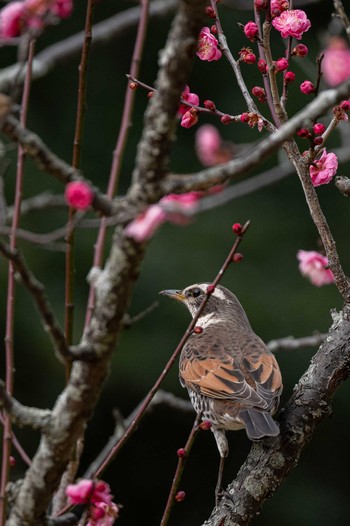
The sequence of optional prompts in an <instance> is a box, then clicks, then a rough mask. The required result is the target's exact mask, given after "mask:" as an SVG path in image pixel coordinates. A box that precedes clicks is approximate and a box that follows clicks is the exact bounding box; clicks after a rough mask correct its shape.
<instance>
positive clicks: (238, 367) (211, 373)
mask: <svg viewBox="0 0 350 526" xmlns="http://www.w3.org/2000/svg"><path fill="white" fill-rule="evenodd" d="M208 287H209V289H208ZM210 288H211V290H210ZM209 290H210V292H209ZM160 294H163V295H165V296H168V297H170V298H173V299H176V300H178V301H179V302H181V303H183V304H184V305H185V306H186V307H187V309H188V310H189V312H190V314H191V316H192V318H194V317H195V316H198V319H197V320H196V322H195V326H194V328H193V330H192V332H191V334H190V335H189V337H188V339H187V341H186V343H185V344H184V346H183V348H182V351H181V355H180V360H179V377H180V383H181V385H182V386H183V387H186V388H187V390H188V393H189V397H190V400H191V402H192V405H193V407H194V409H195V411H196V412H197V414H198V415H200V417H201V419H202V420H203V421H209V422H210V424H211V430H212V432H213V434H214V437H215V440H216V444H217V448H218V450H219V454H220V466H219V473H218V479H217V484H216V488H215V498H216V504H218V503H219V501H220V498H221V496H222V494H223V492H222V476H223V470H224V463H225V459H226V457H227V456H228V454H229V447H228V441H227V438H226V431H229V430H238V429H245V431H246V434H247V436H248V438H249V439H250V440H252V441H253V442H255V441H259V440H260V439H262V438H264V437H275V436H277V435H278V434H279V426H278V424H277V422H275V420H274V419H273V418H272V415H274V414H275V412H276V411H277V408H278V405H279V400H280V395H281V392H282V389H283V385H282V376H281V371H280V368H279V366H278V363H277V360H276V358H275V356H274V355H273V354H272V353H271V352H270V351H269V350H268V348H267V347H266V345H265V343H264V342H263V341H262V340H261V338H259V336H257V335H256V334H255V333H254V331H253V329H252V327H251V325H250V323H249V320H248V317H247V315H246V313H245V311H244V309H243V307H242V305H241V304H240V302H239V301H238V299H237V297H236V296H235V295H234V294H233V293H232V292H231V291H230V290H228V289H227V288H225V287H223V286H221V285H216V286H215V287H213V285H212V284H210V283H196V284H194V285H190V286H188V287H186V288H184V289H182V290H176V289H167V290H163V291H161V292H160ZM206 296H208V298H207V302H206V304H205V306H204V307H202V310H201V312H200V313H199V314H198V311H199V309H200V308H201V304H202V302H203V300H204V298H205V297H206Z"/></svg>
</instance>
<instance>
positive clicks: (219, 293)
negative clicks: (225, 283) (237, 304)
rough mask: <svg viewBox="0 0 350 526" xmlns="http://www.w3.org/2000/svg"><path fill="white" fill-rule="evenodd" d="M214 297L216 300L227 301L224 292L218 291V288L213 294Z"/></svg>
mask: <svg viewBox="0 0 350 526" xmlns="http://www.w3.org/2000/svg"><path fill="white" fill-rule="evenodd" d="M213 296H215V297H216V298H219V299H221V300H225V299H226V296H225V294H224V293H223V291H222V290H220V289H218V288H217V287H216V288H215V290H214V292H213Z"/></svg>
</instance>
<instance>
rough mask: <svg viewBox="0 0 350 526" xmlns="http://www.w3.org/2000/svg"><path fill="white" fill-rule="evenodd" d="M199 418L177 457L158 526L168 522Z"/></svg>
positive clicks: (196, 433) (197, 417) (199, 415)
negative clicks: (181, 452)
mask: <svg viewBox="0 0 350 526" xmlns="http://www.w3.org/2000/svg"><path fill="white" fill-rule="evenodd" d="M201 417H202V415H201V413H199V414H198V415H197V416H196V419H195V421H194V424H193V426H192V429H191V432H190V434H189V436H188V439H187V442H186V445H185V447H184V448H183V449H184V451H183V454H181V455H180V456H179V460H178V463H177V467H176V471H175V475H174V479H173V483H172V485H171V488H170V492H169V497H168V500H167V503H166V506H165V509H164V513H163V517H162V520H161V521H160V526H166V525H167V524H168V522H169V519H170V515H171V511H172V509H173V507H174V504H175V500H176V494H177V491H178V489H179V484H180V481H181V477H182V474H183V471H184V469H185V464H186V460H187V459H188V455H189V454H190V451H191V449H192V446H193V444H194V441H195V439H196V437H197V435H198V433H199V431H200V430H201V428H200V427H199V423H200V420H201Z"/></svg>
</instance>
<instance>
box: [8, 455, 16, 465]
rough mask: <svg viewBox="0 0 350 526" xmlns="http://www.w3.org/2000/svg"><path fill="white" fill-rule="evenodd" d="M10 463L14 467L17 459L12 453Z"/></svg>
mask: <svg viewBox="0 0 350 526" xmlns="http://www.w3.org/2000/svg"><path fill="white" fill-rule="evenodd" d="M9 464H10V466H11V467H14V466H15V465H16V459H15V457H13V456H12V455H11V456H10V457H9Z"/></svg>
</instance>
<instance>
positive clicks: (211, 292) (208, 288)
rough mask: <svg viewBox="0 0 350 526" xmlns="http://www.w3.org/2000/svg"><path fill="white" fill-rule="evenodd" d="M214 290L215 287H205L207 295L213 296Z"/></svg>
mask: <svg viewBox="0 0 350 526" xmlns="http://www.w3.org/2000/svg"><path fill="white" fill-rule="evenodd" d="M214 290H215V285H208V286H207V294H213V292H214Z"/></svg>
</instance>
